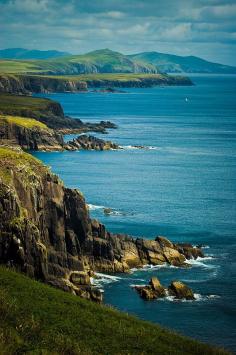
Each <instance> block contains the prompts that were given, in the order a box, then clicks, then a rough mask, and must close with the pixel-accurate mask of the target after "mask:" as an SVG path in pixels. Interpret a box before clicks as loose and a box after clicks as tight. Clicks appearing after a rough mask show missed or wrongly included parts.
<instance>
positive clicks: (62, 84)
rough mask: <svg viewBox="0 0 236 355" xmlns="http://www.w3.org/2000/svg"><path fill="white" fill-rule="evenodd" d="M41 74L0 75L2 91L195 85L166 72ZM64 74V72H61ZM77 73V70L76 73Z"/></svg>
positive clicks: (21, 91) (71, 90)
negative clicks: (95, 75) (106, 75)
mask: <svg viewBox="0 0 236 355" xmlns="http://www.w3.org/2000/svg"><path fill="white" fill-rule="evenodd" d="M40 74H41V75H40V76H39V75H30V74H27V75H11V74H4V75H3V74H2V75H0V92H7V93H14V94H24V95H25V94H31V93H33V92H34V93H48V92H79V91H87V90H88V88H104V87H112V88H116V87H124V88H125V87H152V86H155V85H162V86H164V85H193V83H192V81H191V80H190V79H189V78H188V77H182V76H181V77H180V76H173V75H166V74H156V75H155V74H154V75H150V76H144V77H142V76H140V77H134V78H131V77H130V78H127V79H126V80H123V79H122V78H121V79H119V78H114V79H106V78H102V77H101V78H99V79H96V78H94V79H91V78H88V79H86V78H84V79H83V80H78V77H75V78H70V79H65V78H63V76H62V77H60V78H57V77H53V76H51V77H48V76H44V75H43V73H40ZM60 74H63V73H60ZM74 74H76V72H75V73H74Z"/></svg>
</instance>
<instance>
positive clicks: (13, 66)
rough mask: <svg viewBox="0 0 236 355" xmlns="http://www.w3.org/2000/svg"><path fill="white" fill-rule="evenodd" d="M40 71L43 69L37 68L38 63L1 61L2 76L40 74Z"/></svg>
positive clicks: (0, 71) (0, 70)
mask: <svg viewBox="0 0 236 355" xmlns="http://www.w3.org/2000/svg"><path fill="white" fill-rule="evenodd" d="M40 71H41V69H40V68H38V67H37V64H36V61H32V62H30V61H20V60H5V59H3V60H0V73H1V74H19V73H27V72H30V73H33V72H37V73H38V72H40Z"/></svg>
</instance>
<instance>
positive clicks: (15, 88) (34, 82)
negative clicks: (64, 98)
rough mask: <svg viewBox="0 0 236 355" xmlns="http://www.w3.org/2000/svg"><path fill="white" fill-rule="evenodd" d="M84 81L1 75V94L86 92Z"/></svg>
mask: <svg viewBox="0 0 236 355" xmlns="http://www.w3.org/2000/svg"><path fill="white" fill-rule="evenodd" d="M86 90H87V84H86V82H83V81H75V80H74V81H73V80H67V79H65V80H63V79H60V80H59V79H57V78H48V77H46V76H45V77H44V76H26V75H19V76H17V75H0V92H7V93H13V94H31V93H48V92H76V91H86Z"/></svg>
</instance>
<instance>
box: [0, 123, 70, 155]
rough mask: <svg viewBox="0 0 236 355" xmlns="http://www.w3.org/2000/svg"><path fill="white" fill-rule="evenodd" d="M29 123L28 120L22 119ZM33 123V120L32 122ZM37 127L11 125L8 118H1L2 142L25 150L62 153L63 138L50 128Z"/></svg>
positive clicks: (0, 131) (0, 136)
mask: <svg viewBox="0 0 236 355" xmlns="http://www.w3.org/2000/svg"><path fill="white" fill-rule="evenodd" d="M20 119H22V120H25V122H27V120H29V119H27V118H20ZM31 121H32V120H31ZM37 122H38V121H36V120H35V124H36V125H35V126H32V127H30V128H27V127H24V126H22V125H20V124H17V123H11V121H9V120H8V116H0V142H1V144H4V143H6V144H7V143H10V144H15V145H19V146H20V147H22V148H23V149H25V150H44V151H52V150H56V151H60V150H63V149H64V148H63V145H64V142H63V137H62V136H61V135H60V134H58V133H56V132H55V131H54V130H52V129H49V128H48V127H46V126H45V127H41V126H37Z"/></svg>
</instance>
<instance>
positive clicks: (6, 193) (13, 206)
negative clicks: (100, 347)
mask: <svg viewBox="0 0 236 355" xmlns="http://www.w3.org/2000/svg"><path fill="white" fill-rule="evenodd" d="M0 162H1V163H0V164H1V169H0V261H1V263H5V264H8V265H13V266H15V267H16V268H18V269H20V270H21V271H23V272H26V273H27V274H28V275H30V276H32V277H34V278H37V279H41V280H44V281H46V282H48V283H50V284H52V285H54V286H57V287H60V288H63V289H65V290H70V291H71V292H74V293H76V294H79V295H80V296H83V297H86V298H90V299H94V300H100V295H99V294H98V291H96V290H94V289H93V288H92V287H91V286H90V283H89V281H88V278H87V279H86V274H88V275H91V273H92V272H94V271H103V272H104V271H105V272H128V271H129V270H130V268H132V267H142V266H143V265H144V264H154V265H157V264H163V263H169V264H172V265H176V266H186V263H185V262H186V258H192V257H193V258H196V257H198V256H202V252H201V249H200V248H194V247H192V246H191V245H189V246H187V245H185V246H184V247H183V246H179V245H177V244H173V243H171V242H170V241H169V240H168V239H166V238H164V237H157V238H156V239H155V240H148V239H141V238H138V239H134V238H132V237H130V236H128V235H115V234H112V233H110V232H108V231H107V230H106V228H105V226H104V225H102V224H101V223H100V222H99V221H96V220H92V219H91V218H90V216H89V212H88V208H87V205H86V202H85V199H84V197H83V196H82V194H81V193H80V192H79V191H78V190H73V189H68V188H66V187H64V185H63V183H62V182H61V181H60V179H59V178H58V177H57V176H55V175H53V174H52V173H51V172H50V171H49V170H48V168H47V167H45V166H43V165H42V163H41V162H40V161H38V160H37V159H35V158H33V157H32V156H31V155H29V154H27V153H24V152H22V151H21V150H20V148H18V149H12V148H11V149H10V148H4V147H2V148H0ZM78 272H80V273H81V272H82V274H79V275H78ZM83 273H85V274H83ZM78 280H80V281H78ZM81 280H83V282H82V283H81ZM86 280H87V281H86ZM79 284H80V285H81V286H80V287H79V286H78V285H79ZM85 284H86V285H85Z"/></svg>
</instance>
